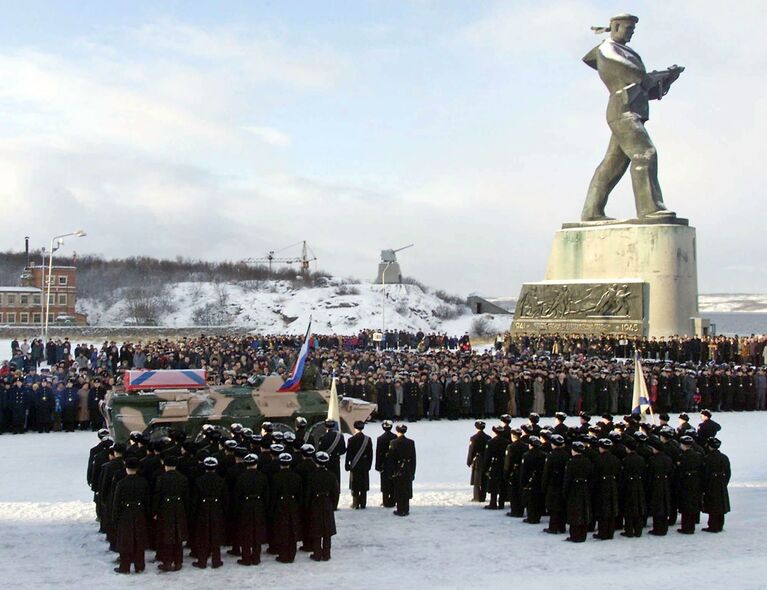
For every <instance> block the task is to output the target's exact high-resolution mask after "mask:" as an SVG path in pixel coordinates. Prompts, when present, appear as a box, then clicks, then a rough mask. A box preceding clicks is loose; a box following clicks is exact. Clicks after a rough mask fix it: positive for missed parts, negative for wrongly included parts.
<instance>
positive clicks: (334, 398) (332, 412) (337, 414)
mask: <svg viewBox="0 0 767 590" xmlns="http://www.w3.org/2000/svg"><path fill="white" fill-rule="evenodd" d="M327 419H328V420H335V423H336V425H337V426H338V432H340V431H341V410H340V409H339V407H338V390H337V389H336V376H335V374H334V375H333V384H332V385H331V386H330V400H328V417H327Z"/></svg>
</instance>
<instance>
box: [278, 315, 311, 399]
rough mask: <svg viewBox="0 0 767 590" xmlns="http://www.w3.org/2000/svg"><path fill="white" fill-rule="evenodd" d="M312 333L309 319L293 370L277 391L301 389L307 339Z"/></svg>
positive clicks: (307, 350) (307, 348)
mask: <svg viewBox="0 0 767 590" xmlns="http://www.w3.org/2000/svg"><path fill="white" fill-rule="evenodd" d="M311 332H312V318H309V327H308V328H306V336H304V343H303V344H302V345H301V351H300V352H299V353H298V359H297V360H296V364H295V365H293V370H292V371H291V373H290V377H288V379H287V381H285V383H283V384H282V387H280V388H279V389H278V390H277V391H298V390H299V389H300V388H301V376H302V375H303V374H304V366H305V365H306V357H308V356H309V339H310V334H311Z"/></svg>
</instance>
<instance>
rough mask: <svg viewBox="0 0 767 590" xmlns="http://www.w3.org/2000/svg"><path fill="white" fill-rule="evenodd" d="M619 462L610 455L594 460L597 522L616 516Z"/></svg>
mask: <svg viewBox="0 0 767 590" xmlns="http://www.w3.org/2000/svg"><path fill="white" fill-rule="evenodd" d="M620 470H621V462H620V459H618V458H617V457H616V456H615V455H613V454H612V453H609V452H608V453H599V455H598V456H597V457H596V459H595V460H594V516H596V518H597V520H601V519H609V518H615V517H616V516H618V476H619V475H620Z"/></svg>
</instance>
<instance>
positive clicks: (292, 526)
mask: <svg viewBox="0 0 767 590" xmlns="http://www.w3.org/2000/svg"><path fill="white" fill-rule="evenodd" d="M309 477H311V474H310V475H309ZM307 481H308V477H307ZM302 491H303V488H302V482H301V476H300V475H298V474H297V473H295V472H293V471H291V470H290V469H280V470H279V471H278V472H277V473H275V474H274V475H273V476H272V486H271V494H270V495H271V498H272V538H271V542H272V543H273V544H274V545H278V546H279V545H288V544H290V543H295V542H296V541H299V540H301V519H300V513H299V504H300V502H301V500H302V499H303V496H302Z"/></svg>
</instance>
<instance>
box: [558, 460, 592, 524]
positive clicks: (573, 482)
mask: <svg viewBox="0 0 767 590" xmlns="http://www.w3.org/2000/svg"><path fill="white" fill-rule="evenodd" d="M593 472H594V466H593V465H592V464H591V461H589V460H588V459H587V458H586V457H584V456H583V455H576V456H574V457H572V458H571V459H570V460H569V461H568V462H567V465H565V478H564V481H563V483H562V488H563V490H564V493H565V501H566V504H567V522H568V523H569V524H571V525H576V526H583V525H588V524H589V523H590V522H591V491H590V489H589V480H590V479H591V477H592V475H593Z"/></svg>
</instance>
